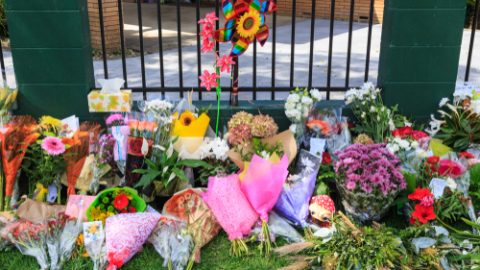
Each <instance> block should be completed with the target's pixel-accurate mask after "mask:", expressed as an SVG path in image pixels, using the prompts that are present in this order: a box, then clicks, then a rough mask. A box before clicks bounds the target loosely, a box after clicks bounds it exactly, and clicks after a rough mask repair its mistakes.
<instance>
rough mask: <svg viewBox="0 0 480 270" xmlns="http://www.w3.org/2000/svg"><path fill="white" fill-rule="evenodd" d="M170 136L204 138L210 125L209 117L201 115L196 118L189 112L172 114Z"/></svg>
mask: <svg viewBox="0 0 480 270" xmlns="http://www.w3.org/2000/svg"><path fill="white" fill-rule="evenodd" d="M174 118H175V119H176V120H174V121H173V129H172V135H173V136H177V137H204V136H205V133H206V132H207V129H208V125H209V124H210V117H208V115H206V114H205V113H202V114H201V115H200V116H199V117H198V118H197V117H196V116H195V115H194V114H193V113H192V112H191V111H185V112H183V113H182V114H180V117H178V114H174Z"/></svg>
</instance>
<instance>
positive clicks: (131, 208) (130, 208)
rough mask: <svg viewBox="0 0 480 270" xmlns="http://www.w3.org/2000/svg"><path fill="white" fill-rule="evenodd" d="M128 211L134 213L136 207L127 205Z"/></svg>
mask: <svg viewBox="0 0 480 270" xmlns="http://www.w3.org/2000/svg"><path fill="white" fill-rule="evenodd" d="M128 212H129V213H136V212H137V209H136V208H135V207H133V206H130V207H128Z"/></svg>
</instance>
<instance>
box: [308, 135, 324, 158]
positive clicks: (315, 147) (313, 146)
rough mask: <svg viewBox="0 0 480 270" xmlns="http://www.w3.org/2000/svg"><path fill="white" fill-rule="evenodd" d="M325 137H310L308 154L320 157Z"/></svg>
mask: <svg viewBox="0 0 480 270" xmlns="http://www.w3.org/2000/svg"><path fill="white" fill-rule="evenodd" d="M325 143H326V140H325V139H321V138H310V154H313V155H316V156H318V157H321V156H322V155H323V151H324V150H325Z"/></svg>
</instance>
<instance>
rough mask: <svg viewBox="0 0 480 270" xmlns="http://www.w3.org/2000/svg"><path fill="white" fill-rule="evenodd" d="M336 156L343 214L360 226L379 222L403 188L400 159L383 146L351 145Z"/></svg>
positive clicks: (336, 169)
mask: <svg viewBox="0 0 480 270" xmlns="http://www.w3.org/2000/svg"><path fill="white" fill-rule="evenodd" d="M336 155H337V157H338V160H337V161H336V162H335V172H336V173H337V183H336V185H337V188H338V191H339V193H340V196H341V199H342V204H343V206H344V207H345V211H346V212H347V213H348V214H349V215H350V216H352V217H353V218H355V219H357V220H358V221H360V222H365V221H372V220H379V219H380V218H381V217H382V215H383V214H384V213H385V212H386V211H387V210H388V208H389V207H390V206H391V205H392V203H393V201H394V200H395V197H396V196H397V195H398V193H399V192H400V191H401V190H403V189H405V188H406V182H405V179H404V178H403V175H402V173H401V170H400V168H401V167H400V165H401V161H400V159H399V158H398V157H397V156H395V155H394V154H392V153H391V152H390V151H389V150H388V149H387V148H386V147H385V145H384V144H369V145H363V144H352V145H350V146H348V147H347V148H345V149H344V150H341V151H338V152H336Z"/></svg>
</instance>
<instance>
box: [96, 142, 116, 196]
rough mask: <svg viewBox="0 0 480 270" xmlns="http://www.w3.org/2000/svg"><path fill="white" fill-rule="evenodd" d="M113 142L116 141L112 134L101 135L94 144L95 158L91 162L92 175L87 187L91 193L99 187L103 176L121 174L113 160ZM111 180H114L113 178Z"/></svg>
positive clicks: (113, 176)
mask: <svg viewBox="0 0 480 270" xmlns="http://www.w3.org/2000/svg"><path fill="white" fill-rule="evenodd" d="M115 144H116V141H115V138H114V137H113V135H112V134H103V135H101V136H100V138H99V139H98V142H97V143H96V144H95V146H96V150H95V159H94V161H93V164H92V167H93V168H92V171H93V175H92V176H93V177H92V181H91V182H90V187H89V189H90V192H92V193H93V194H96V193H97V191H98V188H99V187H100V179H101V178H102V177H103V176H107V177H109V178H113V179H115V177H116V175H120V174H121V172H120V170H119V169H118V167H117V164H116V162H115V160H114V154H113V151H114V148H115ZM112 182H115V180H113V181H112Z"/></svg>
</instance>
